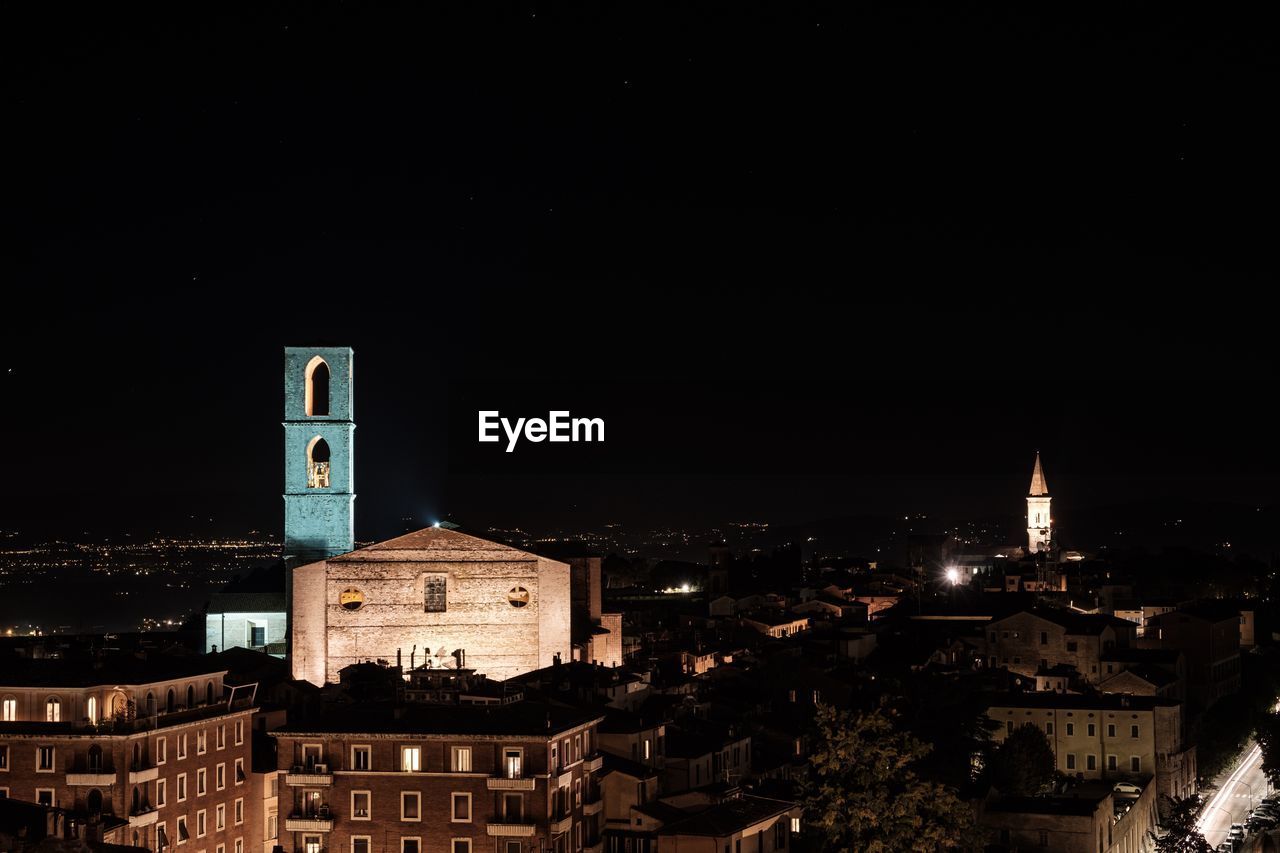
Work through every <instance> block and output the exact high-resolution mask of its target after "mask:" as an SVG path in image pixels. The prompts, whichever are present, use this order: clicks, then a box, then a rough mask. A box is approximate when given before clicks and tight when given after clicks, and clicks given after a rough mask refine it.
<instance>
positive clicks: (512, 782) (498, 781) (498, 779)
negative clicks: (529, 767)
mask: <svg viewBox="0 0 1280 853" xmlns="http://www.w3.org/2000/svg"><path fill="white" fill-rule="evenodd" d="M537 781H538V780H536V779H508V778H507V777H506V776H490V777H489V778H488V779H485V780H484V784H485V787H486V788H488V789H489V790H490V791H532V790H533V789H534V787H535V786H536V785H537Z"/></svg>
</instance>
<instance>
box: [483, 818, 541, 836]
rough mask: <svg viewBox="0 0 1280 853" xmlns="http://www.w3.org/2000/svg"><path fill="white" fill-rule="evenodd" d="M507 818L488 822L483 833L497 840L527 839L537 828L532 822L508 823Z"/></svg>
mask: <svg viewBox="0 0 1280 853" xmlns="http://www.w3.org/2000/svg"><path fill="white" fill-rule="evenodd" d="M507 821H508V819H507V818H498V819H497V820H496V821H492V820H491V821H489V824H488V826H487V827H486V829H485V831H486V832H488V833H489V835H491V836H496V837H498V838H529V837H530V836H532V835H533V833H534V832H535V831H536V829H537V827H536V826H535V825H534V823H533V822H532V821H529V822H527V823H525V822H512V823H508V822H507Z"/></svg>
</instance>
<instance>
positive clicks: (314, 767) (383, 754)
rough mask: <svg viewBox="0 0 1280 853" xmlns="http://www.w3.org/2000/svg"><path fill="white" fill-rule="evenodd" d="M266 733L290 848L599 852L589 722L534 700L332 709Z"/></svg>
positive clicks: (312, 852)
mask: <svg viewBox="0 0 1280 853" xmlns="http://www.w3.org/2000/svg"><path fill="white" fill-rule="evenodd" d="M333 711H334V713H332V714H326V715H325V716H324V718H323V719H322V720H321V721H320V722H319V723H318V724H316V725H308V726H287V727H285V728H284V729H281V730H278V731H276V732H273V733H272V734H273V736H274V737H276V738H277V741H278V756H279V763H280V764H279V766H280V770H281V772H282V774H283V778H284V788H283V789H282V790H281V794H280V799H281V803H280V811H281V814H282V815H283V818H282V819H283V823H284V826H283V832H282V835H281V839H282V841H281V843H282V845H283V846H284V847H285V849H286V850H292V851H299V853H319V851H323V850H329V851H344V853H346V851H350V853H373V851H378V853H382V852H383V851H390V853H425V851H449V853H479V851H486V853H487V851H492V850H497V851H499V853H529V851H557V853H570V851H573V853H576V851H582V850H586V851H599V849H600V846H599V845H600V823H601V818H600V814H601V811H602V810H603V802H602V800H601V795H600V786H599V782H598V779H597V775H598V771H599V770H600V768H601V765H602V760H601V757H600V755H599V753H598V752H597V748H598V743H597V738H596V726H597V724H598V723H599V718H598V717H595V716H592V715H590V714H584V713H582V712H578V711H572V710H570V709H566V708H563V707H560V706H554V707H553V706H550V705H547V704H545V703H541V702H533V701H524V700H517V701H513V702H509V703H503V704H501V705H497V706H486V707H470V706H466V705H456V706H447V705H431V704H426V703H408V704H407V705H401V706H399V707H398V708H396V707H367V708H351V707H347V708H335V709H333Z"/></svg>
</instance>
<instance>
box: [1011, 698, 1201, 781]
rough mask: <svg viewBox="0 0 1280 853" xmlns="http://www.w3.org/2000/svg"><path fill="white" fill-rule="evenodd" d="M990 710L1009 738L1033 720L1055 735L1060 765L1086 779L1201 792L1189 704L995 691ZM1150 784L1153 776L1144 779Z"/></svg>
mask: <svg viewBox="0 0 1280 853" xmlns="http://www.w3.org/2000/svg"><path fill="white" fill-rule="evenodd" d="M987 717H988V718H990V719H991V720H992V721H993V722H995V723H996V724H997V726H998V728H997V729H996V731H995V733H994V735H993V738H994V739H995V740H996V741H997V742H1002V741H1003V740H1004V739H1005V738H1006V737H1008V736H1009V735H1011V734H1013V732H1014V731H1016V730H1017V729H1018V728H1019V727H1021V726H1024V725H1033V726H1035V727H1036V728H1038V729H1039V730H1040V731H1042V732H1043V733H1044V735H1045V737H1046V738H1047V739H1048V741H1049V745H1050V747H1051V748H1052V749H1053V754H1054V756H1055V759H1056V762H1057V769H1058V770H1059V771H1061V772H1062V773H1064V774H1066V775H1068V776H1074V777H1076V778H1081V779H1101V780H1105V781H1110V782H1117V781H1143V780H1146V779H1152V778H1154V780H1155V786H1154V787H1155V793H1156V797H1157V799H1159V798H1160V797H1164V796H1168V797H1186V796H1190V795H1191V794H1194V793H1195V792H1196V748H1195V746H1194V745H1192V744H1190V743H1188V742H1187V732H1186V729H1185V726H1184V725H1183V713H1182V706H1181V705H1180V704H1179V703H1177V702H1172V701H1169V700H1166V699H1160V698H1156V697H1150V696H1123V695H1114V694H1103V695H1101V696H1085V695H1078V694H1065V695H1064V694H1057V693H1015V694H1007V695H1005V696H1002V697H1000V698H997V699H993V700H992V702H991V705H990V707H989V708H988V709H987ZM1143 784H1145V782H1143Z"/></svg>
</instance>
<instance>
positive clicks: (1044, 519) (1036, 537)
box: [1027, 450, 1053, 554]
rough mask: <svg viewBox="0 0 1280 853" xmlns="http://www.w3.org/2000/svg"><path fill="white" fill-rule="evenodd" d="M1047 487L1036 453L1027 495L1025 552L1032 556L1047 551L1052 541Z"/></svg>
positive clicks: (1051, 522) (1051, 520)
mask: <svg viewBox="0 0 1280 853" xmlns="http://www.w3.org/2000/svg"><path fill="white" fill-rule="evenodd" d="M1051 500H1052V498H1050V497H1049V485H1048V484H1047V483H1046V482H1045V480H1044V468H1043V467H1042V466H1041V465H1040V451H1038V450H1037V451H1036V467H1035V469H1034V470H1033V471H1032V472H1031V490H1030V491H1029V492H1028V493H1027V550H1028V551H1029V552H1031V553H1032V554H1035V553H1038V552H1040V551H1048V550H1049V548H1050V547H1051V543H1052V541H1053V519H1052V518H1051V517H1050V515H1049V501H1051Z"/></svg>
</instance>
